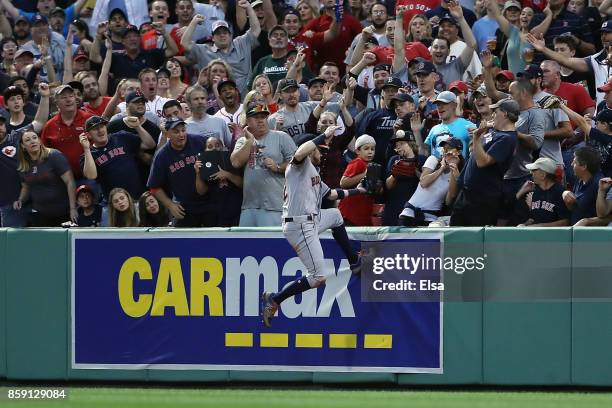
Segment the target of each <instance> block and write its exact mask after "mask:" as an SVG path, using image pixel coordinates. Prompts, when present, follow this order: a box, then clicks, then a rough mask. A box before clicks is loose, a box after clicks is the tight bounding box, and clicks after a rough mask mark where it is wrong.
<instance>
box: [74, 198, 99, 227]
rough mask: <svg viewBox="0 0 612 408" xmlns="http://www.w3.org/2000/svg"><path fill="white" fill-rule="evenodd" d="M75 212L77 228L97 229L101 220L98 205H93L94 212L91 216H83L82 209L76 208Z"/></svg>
mask: <svg viewBox="0 0 612 408" xmlns="http://www.w3.org/2000/svg"><path fill="white" fill-rule="evenodd" d="M77 212H78V213H79V217H78V218H77V225H78V226H79V227H99V226H100V221H101V220H102V206H101V205H100V204H95V205H94V212H93V213H91V215H85V212H84V211H83V209H82V208H80V207H79V208H78V209H77Z"/></svg>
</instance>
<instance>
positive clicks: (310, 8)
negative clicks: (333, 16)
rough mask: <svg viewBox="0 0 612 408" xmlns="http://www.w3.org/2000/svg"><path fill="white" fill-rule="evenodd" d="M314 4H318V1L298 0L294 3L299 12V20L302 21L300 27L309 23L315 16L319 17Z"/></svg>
mask: <svg viewBox="0 0 612 408" xmlns="http://www.w3.org/2000/svg"><path fill="white" fill-rule="evenodd" d="M315 4H316V5H318V2H317V3H311V2H310V1H308V0H300V1H298V2H297V4H296V5H295V9H296V10H297V11H298V13H299V14H300V21H301V22H302V27H304V26H305V25H306V24H308V23H310V22H311V21H312V20H314V19H315V18H317V17H319V9H318V7H317V6H315Z"/></svg>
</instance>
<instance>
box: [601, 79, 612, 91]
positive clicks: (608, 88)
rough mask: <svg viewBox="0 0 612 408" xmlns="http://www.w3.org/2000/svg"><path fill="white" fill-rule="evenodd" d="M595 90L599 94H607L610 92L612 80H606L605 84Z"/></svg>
mask: <svg viewBox="0 0 612 408" xmlns="http://www.w3.org/2000/svg"><path fill="white" fill-rule="evenodd" d="M597 90H598V91H599V92H608V91H612V79H610V80H608V82H606V83H605V84H603V85H602V86H600V87H598V88H597Z"/></svg>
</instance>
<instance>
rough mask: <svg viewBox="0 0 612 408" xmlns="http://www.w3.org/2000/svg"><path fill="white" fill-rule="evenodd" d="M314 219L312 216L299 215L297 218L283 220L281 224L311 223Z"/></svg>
mask: <svg viewBox="0 0 612 408" xmlns="http://www.w3.org/2000/svg"><path fill="white" fill-rule="evenodd" d="M313 219H314V218H313V216H312V215H299V216H297V217H287V218H283V222H306V221H312V220H313Z"/></svg>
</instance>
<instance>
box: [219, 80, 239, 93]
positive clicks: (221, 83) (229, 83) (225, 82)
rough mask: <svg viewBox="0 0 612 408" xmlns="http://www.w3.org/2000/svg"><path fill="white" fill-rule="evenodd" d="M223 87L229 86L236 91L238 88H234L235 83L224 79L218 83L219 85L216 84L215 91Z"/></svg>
mask: <svg viewBox="0 0 612 408" xmlns="http://www.w3.org/2000/svg"><path fill="white" fill-rule="evenodd" d="M225 85H230V86H232V87H234V88H236V89H238V86H236V82H234V81H232V80H231V79H225V80H223V81H219V83H218V84H217V89H218V90H219V91H221V88H223V87H224V86H225Z"/></svg>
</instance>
